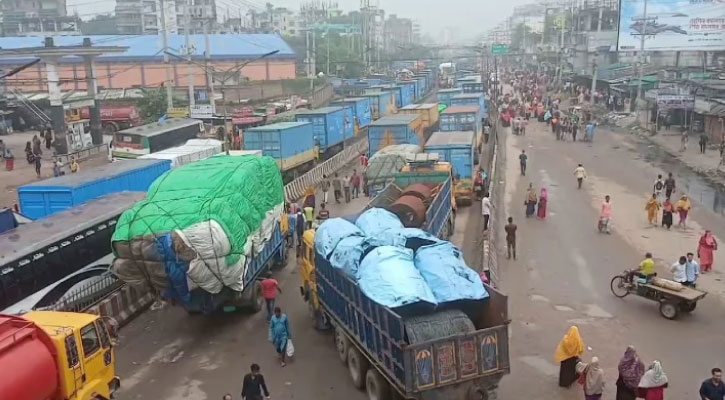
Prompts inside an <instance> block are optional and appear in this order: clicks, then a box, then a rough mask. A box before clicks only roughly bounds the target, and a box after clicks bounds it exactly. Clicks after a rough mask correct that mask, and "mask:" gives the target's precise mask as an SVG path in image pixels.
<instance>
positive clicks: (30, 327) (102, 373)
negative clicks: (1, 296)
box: [0, 311, 120, 400]
mask: <svg viewBox="0 0 725 400" xmlns="http://www.w3.org/2000/svg"><path fill="white" fill-rule="evenodd" d="M115 364H116V354H115V351H114V347H113V344H112V341H111V335H110V334H109V332H108V330H107V329H106V325H105V323H104V322H103V321H102V320H101V317H99V316H97V315H92V314H77V313H65V312H54V311H34V312H31V313H28V314H25V315H24V316H22V317H19V316H14V315H3V314H0V371H2V379H0V399H2V400H67V399H77V400H110V399H111V396H112V395H113V393H114V392H115V391H116V390H117V389H118V388H119V386H120V380H119V379H118V377H117V376H116V368H115Z"/></svg>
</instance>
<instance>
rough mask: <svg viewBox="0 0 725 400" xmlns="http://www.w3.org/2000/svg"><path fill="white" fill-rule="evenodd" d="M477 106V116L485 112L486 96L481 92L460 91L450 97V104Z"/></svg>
mask: <svg viewBox="0 0 725 400" xmlns="http://www.w3.org/2000/svg"><path fill="white" fill-rule="evenodd" d="M476 105H477V106H479V107H481V110H480V111H479V112H480V114H479V117H481V116H482V115H483V113H485V112H486V98H485V97H484V96H483V93H462V94H458V95H455V96H453V97H452V98H451V106H476Z"/></svg>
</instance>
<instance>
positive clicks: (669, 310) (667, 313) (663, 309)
mask: <svg viewBox="0 0 725 400" xmlns="http://www.w3.org/2000/svg"><path fill="white" fill-rule="evenodd" d="M660 314H662V316H663V317H665V318H667V319H675V318H677V306H676V305H675V304H674V303H670V302H669V301H663V302H662V303H660Z"/></svg>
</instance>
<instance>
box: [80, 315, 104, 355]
mask: <svg viewBox="0 0 725 400" xmlns="http://www.w3.org/2000/svg"><path fill="white" fill-rule="evenodd" d="M81 346H83V356H84V357H85V358H88V357H90V356H91V355H93V353H95V352H96V351H98V349H100V348H101V342H100V340H99V339H98V331H97V330H96V326H95V325H94V324H93V323H90V324H88V325H86V326H84V327H83V328H82V329H81Z"/></svg>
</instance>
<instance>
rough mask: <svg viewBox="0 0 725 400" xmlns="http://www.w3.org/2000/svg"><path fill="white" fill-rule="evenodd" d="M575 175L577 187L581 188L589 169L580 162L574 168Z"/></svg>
mask: <svg viewBox="0 0 725 400" xmlns="http://www.w3.org/2000/svg"><path fill="white" fill-rule="evenodd" d="M574 176H575V177H576V188H577V189H581V188H582V183H583V182H584V178H586V177H587V170H585V169H584V167H583V166H582V165H581V164H579V166H578V167H576V168H575V169H574Z"/></svg>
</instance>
